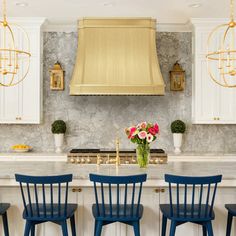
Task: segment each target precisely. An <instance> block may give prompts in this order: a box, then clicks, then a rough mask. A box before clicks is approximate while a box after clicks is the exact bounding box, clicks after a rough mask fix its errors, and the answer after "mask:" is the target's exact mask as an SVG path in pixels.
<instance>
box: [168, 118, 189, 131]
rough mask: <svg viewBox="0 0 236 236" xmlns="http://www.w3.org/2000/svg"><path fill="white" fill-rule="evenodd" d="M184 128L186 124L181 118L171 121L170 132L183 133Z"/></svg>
mask: <svg viewBox="0 0 236 236" xmlns="http://www.w3.org/2000/svg"><path fill="white" fill-rule="evenodd" d="M185 130H186V125H185V123H184V122H183V121H182V120H175V121H173V122H172V123H171V132H172V133H177V134H180V133H181V134H183V133H184V132H185Z"/></svg>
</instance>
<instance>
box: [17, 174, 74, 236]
mask: <svg viewBox="0 0 236 236" xmlns="http://www.w3.org/2000/svg"><path fill="white" fill-rule="evenodd" d="M15 177H16V181H17V182H19V184H20V190H21V195H22V200H23V204H24V211H23V218H24V219H25V220H26V224H25V232H24V236H29V235H31V236H35V227H36V226H37V225H38V224H43V223H45V222H52V223H55V224H58V225H60V226H61V229H62V234H63V236H68V235H69V234H68V229H67V220H70V224H71V235H72V236H76V228H75V211H76V209H77V204H70V203H68V199H69V198H68V193H69V183H70V182H72V177H73V176H72V174H66V175H58V176H28V175H20V174H16V175H15ZM45 234H46V235H48V233H46V232H45Z"/></svg>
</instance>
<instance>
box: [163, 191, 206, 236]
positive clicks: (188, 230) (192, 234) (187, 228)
mask: <svg viewBox="0 0 236 236" xmlns="http://www.w3.org/2000/svg"><path fill="white" fill-rule="evenodd" d="M181 192H183V189H182V188H181V189H180V194H181V195H180V203H181V199H182V200H183V198H182V197H181V196H184V194H182V193H181ZM189 193H190V191H188V195H187V198H188V199H191V194H189ZM195 194H196V196H197V194H199V193H198V190H195ZM172 196H173V199H174V196H176V190H175V189H173V190H172ZM166 203H169V191H168V189H165V192H164V193H160V204H166ZM160 214H161V217H160V225H161V224H162V213H160ZM160 230H161V227H160ZM169 231H170V221H169V220H168V221H167V232H166V235H169ZM198 233H199V226H197V225H195V224H191V223H186V224H183V225H180V226H178V227H177V228H176V233H175V235H176V236H183V235H188V236H198ZM160 235H161V231H160ZM199 235H201V234H199Z"/></svg>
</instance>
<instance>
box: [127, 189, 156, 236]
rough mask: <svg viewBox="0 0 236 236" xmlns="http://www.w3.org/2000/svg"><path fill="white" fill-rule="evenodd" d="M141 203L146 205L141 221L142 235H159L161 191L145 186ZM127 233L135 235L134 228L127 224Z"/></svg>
mask: <svg viewBox="0 0 236 236" xmlns="http://www.w3.org/2000/svg"><path fill="white" fill-rule="evenodd" d="M141 203H142V204H143V206H144V213H143V218H142V219H141V221H140V231H141V235H148V236H157V235H159V231H160V229H159V220H160V219H159V216H160V214H159V193H155V191H154V189H153V188H143V191H142V198H141ZM126 228H127V232H126V235H127V236H129V235H134V232H133V228H132V227H130V226H127V227H126Z"/></svg>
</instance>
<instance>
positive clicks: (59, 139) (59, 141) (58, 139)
mask: <svg viewBox="0 0 236 236" xmlns="http://www.w3.org/2000/svg"><path fill="white" fill-rule="evenodd" d="M54 141H55V151H56V153H61V152H62V147H63V144H64V134H54Z"/></svg>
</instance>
